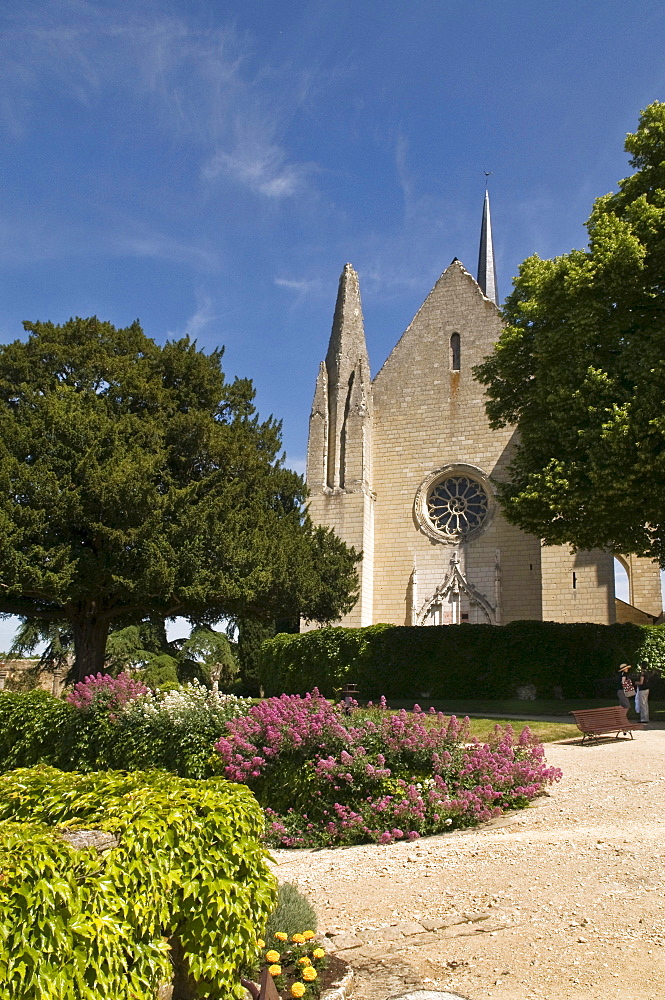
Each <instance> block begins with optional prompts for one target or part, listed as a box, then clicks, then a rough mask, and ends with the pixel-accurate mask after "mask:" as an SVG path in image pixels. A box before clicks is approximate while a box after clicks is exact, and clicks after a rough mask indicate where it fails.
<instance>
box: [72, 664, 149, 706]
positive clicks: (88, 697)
mask: <svg viewBox="0 0 665 1000" xmlns="http://www.w3.org/2000/svg"><path fill="white" fill-rule="evenodd" d="M147 693H148V688H147V687H146V686H145V684H142V683H141V682H140V681H135V680H134V679H133V677H132V676H131V675H130V674H127V673H123V674H118V676H117V677H111V675H110V674H97V676H94V674H89V675H88V677H86V678H85V679H84V680H82V681H79V683H78V684H77V685H76V686H75V687H74V689H73V690H72V691H70V693H69V694H68V695H67V701H68V702H69V704H70V705H73V706H74V708H78V709H79V711H81V712H89V711H91V710H92V709H93V708H104V709H108V710H109V711H113V710H115V709H119V708H122V706H123V705H126V704H127V703H128V702H130V701H133V700H134V699H135V698H138V696H139V695H141V694H147Z"/></svg>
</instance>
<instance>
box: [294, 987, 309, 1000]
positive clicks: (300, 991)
mask: <svg viewBox="0 0 665 1000" xmlns="http://www.w3.org/2000/svg"><path fill="white" fill-rule="evenodd" d="M306 991H307V987H306V986H305V984H304V983H293V984H292V986H291V996H292V997H296V1000H298V998H299V997H303V996H304V995H305V992H306Z"/></svg>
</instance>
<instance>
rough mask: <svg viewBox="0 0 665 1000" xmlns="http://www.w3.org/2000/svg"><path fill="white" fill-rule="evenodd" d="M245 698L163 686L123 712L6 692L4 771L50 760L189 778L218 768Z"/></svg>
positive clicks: (0, 754) (0, 716) (1, 701)
mask: <svg viewBox="0 0 665 1000" xmlns="http://www.w3.org/2000/svg"><path fill="white" fill-rule="evenodd" d="M247 708H248V705H247V703H243V702H242V701H241V700H239V699H237V698H233V697H228V698H219V697H217V696H216V695H215V694H213V693H211V692H209V691H207V690H206V689H205V688H203V687H202V686H200V685H191V686H188V687H186V688H184V689H177V690H174V691H169V692H167V691H164V692H161V693H158V694H154V695H146V696H145V697H142V698H139V699H137V700H136V701H135V702H131V703H130V704H128V705H127V706H125V708H124V709H123V710H121V711H115V712H111V711H109V710H108V708H107V707H105V706H103V705H96V706H93V707H92V708H91V710H90V711H87V712H81V711H78V710H77V709H75V708H74V707H73V706H72V705H70V704H68V703H67V702H64V701H60V700H59V699H58V698H54V697H53V696H52V695H50V694H47V693H46V692H44V691H34V692H29V693H25V694H24V693H21V694H18V693H16V694H15V693H12V692H2V693H1V694H0V770H3V771H6V770H12V769H13V768H16V767H29V766H31V765H33V764H38V763H46V764H51V765H53V766H54V767H58V768H61V769H62V770H65V771H69V770H79V771H95V770H99V769H104V768H118V769H122V770H133V769H137V768H139V769H142V768H152V767H157V768H163V769H164V770H167V771H171V772H173V773H174V774H178V775H180V776H181V777H185V778H204V777H210V776H211V775H214V774H218V773H219V760H218V757H217V755H216V754H214V753H213V745H214V743H215V741H216V740H218V739H219V738H220V736H222V735H223V734H224V733H225V732H226V722H227V720H228V719H231V718H235V717H236V716H237V715H239V714H243V713H244V712H245V711H246V710H247Z"/></svg>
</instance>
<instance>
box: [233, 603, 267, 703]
mask: <svg viewBox="0 0 665 1000" xmlns="http://www.w3.org/2000/svg"><path fill="white" fill-rule="evenodd" d="M274 634H275V629H274V627H273V626H272V625H269V624H267V623H266V622H260V621H255V620H253V619H251V618H243V619H241V620H240V622H239V623H238V661H239V663H240V686H241V690H242V692H243V694H246V695H250V696H252V697H254V698H257V697H259V695H260V694H261V692H262V689H263V688H265V687H266V679H265V678H264V677H263V676H262V674H261V647H262V646H263V643H264V642H265V641H266V639H271V638H272V637H273V636H274ZM268 689H269V690H268V693H269V694H273V693H274V690H273V687H272V686H271V685H270V684H269V685H268Z"/></svg>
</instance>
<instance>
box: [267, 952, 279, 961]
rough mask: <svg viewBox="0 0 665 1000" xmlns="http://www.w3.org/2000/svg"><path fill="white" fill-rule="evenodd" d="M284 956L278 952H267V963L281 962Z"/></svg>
mask: <svg viewBox="0 0 665 1000" xmlns="http://www.w3.org/2000/svg"><path fill="white" fill-rule="evenodd" d="M281 957H282V956H281V955H280V953H279V952H278V951H273V950H271V951H267V952H266V962H279V960H280V958H281Z"/></svg>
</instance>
